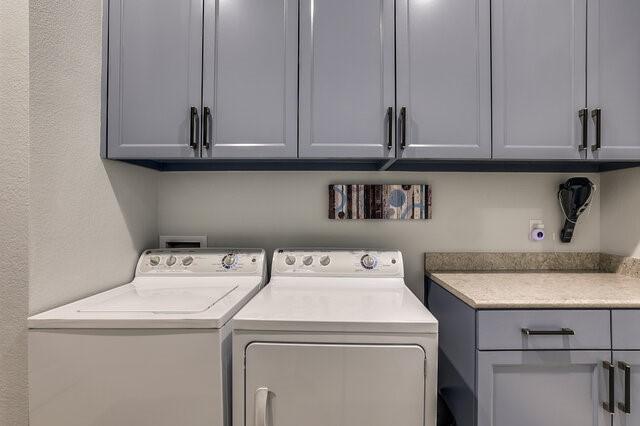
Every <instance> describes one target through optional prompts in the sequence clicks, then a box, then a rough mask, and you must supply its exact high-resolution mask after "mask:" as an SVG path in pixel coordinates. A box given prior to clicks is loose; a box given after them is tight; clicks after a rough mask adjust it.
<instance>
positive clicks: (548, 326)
mask: <svg viewBox="0 0 640 426" xmlns="http://www.w3.org/2000/svg"><path fill="white" fill-rule="evenodd" d="M524 330H529V334H527V333H525V331H524ZM610 347H611V338H610V318H609V311H606V310H597V311H596V310H577V311H574V310H571V311H563V310H535V311H479V312H478V349H481V350H482V349H487V350H491V349H512V350H515V349H519V350H538V349H609V348H610Z"/></svg>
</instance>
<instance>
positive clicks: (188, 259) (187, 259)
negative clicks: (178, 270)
mask: <svg viewBox="0 0 640 426" xmlns="http://www.w3.org/2000/svg"><path fill="white" fill-rule="evenodd" d="M192 263H193V257H191V256H187V257H185V258H184V259H182V264H183V265H184V266H189V265H191V264H192Z"/></svg>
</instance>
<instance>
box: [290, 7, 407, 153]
mask: <svg viewBox="0 0 640 426" xmlns="http://www.w3.org/2000/svg"><path fill="white" fill-rule="evenodd" d="M299 54H300V58H299V60H300V99H299V102H300V117H299V155H300V157H304V158H392V157H394V156H395V135H394V132H395V128H394V126H393V125H394V123H393V121H394V120H393V116H394V114H395V111H394V110H393V109H392V110H391V111H390V113H389V108H390V107H391V108H393V107H394V104H395V87H394V85H395V76H394V74H395V73H394V60H395V55H394V1H393V0H321V1H313V0H301V1H300V53H299ZM390 128H391V132H389V130H390Z"/></svg>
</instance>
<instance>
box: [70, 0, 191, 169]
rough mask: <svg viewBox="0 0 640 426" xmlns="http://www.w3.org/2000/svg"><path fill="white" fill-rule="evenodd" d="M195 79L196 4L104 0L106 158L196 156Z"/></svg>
mask: <svg viewBox="0 0 640 426" xmlns="http://www.w3.org/2000/svg"><path fill="white" fill-rule="evenodd" d="M201 75H202V0H111V1H109V77H108V78H109V85H108V93H109V95H108V124H107V126H108V129H107V139H108V144H107V156H108V157H109V158H114V159H134V158H142V159H166V158H169V159H170V158H174V159H181V158H194V157H199V156H200V141H199V138H200V131H199V128H200V127H199V123H200V122H199V118H200V95H201V93H202V92H201V85H202V80H201ZM79 119H81V117H79Z"/></svg>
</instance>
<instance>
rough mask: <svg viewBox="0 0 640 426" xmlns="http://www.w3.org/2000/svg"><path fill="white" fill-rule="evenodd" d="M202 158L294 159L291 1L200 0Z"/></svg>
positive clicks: (294, 21)
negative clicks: (201, 25)
mask: <svg viewBox="0 0 640 426" xmlns="http://www.w3.org/2000/svg"><path fill="white" fill-rule="evenodd" d="M204 10H205V15H204V67H203V69H204V75H203V93H202V98H203V120H202V121H203V157H212V158H244V159H250V158H286V157H294V158H295V157H296V156H297V131H298V127H297V126H298V122H297V119H298V111H297V110H298V2H297V0H233V1H222V0H205V8H204Z"/></svg>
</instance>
